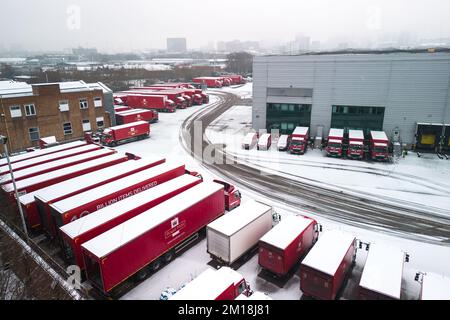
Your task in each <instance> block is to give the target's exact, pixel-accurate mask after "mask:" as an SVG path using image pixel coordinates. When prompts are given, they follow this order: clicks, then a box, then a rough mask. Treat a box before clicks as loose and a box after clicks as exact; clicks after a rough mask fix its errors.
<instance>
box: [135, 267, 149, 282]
mask: <svg viewBox="0 0 450 320" xmlns="http://www.w3.org/2000/svg"><path fill="white" fill-rule="evenodd" d="M146 277H147V271H146V270H145V268H144V269H142V270H139V271H138V272H137V273H136V274H135V275H134V281H135V282H136V283H138V282H141V281H143V280H145V278H146Z"/></svg>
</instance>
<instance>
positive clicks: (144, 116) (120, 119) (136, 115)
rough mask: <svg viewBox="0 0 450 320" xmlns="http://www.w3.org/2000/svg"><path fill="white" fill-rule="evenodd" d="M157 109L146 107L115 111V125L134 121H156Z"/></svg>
mask: <svg viewBox="0 0 450 320" xmlns="http://www.w3.org/2000/svg"><path fill="white" fill-rule="evenodd" d="M158 118H159V116H158V111H156V110H148V109H131V110H127V111H122V112H116V123H117V125H122V124H127V123H132V122H136V121H147V122H150V123H154V122H158Z"/></svg>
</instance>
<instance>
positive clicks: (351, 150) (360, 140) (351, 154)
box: [347, 130, 364, 160]
mask: <svg viewBox="0 0 450 320" xmlns="http://www.w3.org/2000/svg"><path fill="white" fill-rule="evenodd" d="M347 158H349V159H357V160H362V159H363V158H364V133H363V131H362V130H349V131H348V149H347Z"/></svg>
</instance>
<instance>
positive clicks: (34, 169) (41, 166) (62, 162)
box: [0, 149, 111, 181]
mask: <svg viewBox="0 0 450 320" xmlns="http://www.w3.org/2000/svg"><path fill="white" fill-rule="evenodd" d="M107 154H111V149H99V150H94V151H91V152H86V153H82V154H78V155H76V156H71V157H67V158H63V159H59V160H55V161H52V162H46V163H43V164H38V165H36V166H32V167H29V168H26V169H23V170H20V171H14V178H15V179H19V178H22V177H25V176H29V175H30V174H33V173H39V172H42V171H46V170H49V169H52V168H55V167H58V166H63V165H70V164H71V163H74V162H78V161H82V160H83V159H89V158H92V157H98V156H102V155H107ZM0 181H11V174H10V173H7V174H4V175H2V176H0Z"/></svg>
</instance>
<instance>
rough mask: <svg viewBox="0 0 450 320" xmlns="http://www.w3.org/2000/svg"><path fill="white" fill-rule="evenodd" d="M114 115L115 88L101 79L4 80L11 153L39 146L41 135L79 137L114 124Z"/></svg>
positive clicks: (0, 97)
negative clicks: (27, 81) (89, 81)
mask: <svg viewBox="0 0 450 320" xmlns="http://www.w3.org/2000/svg"><path fill="white" fill-rule="evenodd" d="M112 118H114V107H113V98H112V91H111V90H110V89H109V88H108V87H106V86H105V85H104V84H102V83H100V82H99V83H90V84H88V83H85V82H83V81H75V82H62V83H42V84H33V85H29V84H26V83H22V82H14V81H0V134H2V135H5V136H7V137H8V147H9V150H10V152H15V151H21V150H24V149H26V148H28V147H32V146H37V145H38V140H39V138H40V137H47V136H55V137H56V139H57V141H60V142H61V141H70V140H76V139H79V138H82V137H83V136H84V132H86V131H96V130H97V129H98V128H103V127H108V126H111V119H112ZM1 148H2V150H1V151H2V152H4V150H3V147H1Z"/></svg>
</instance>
